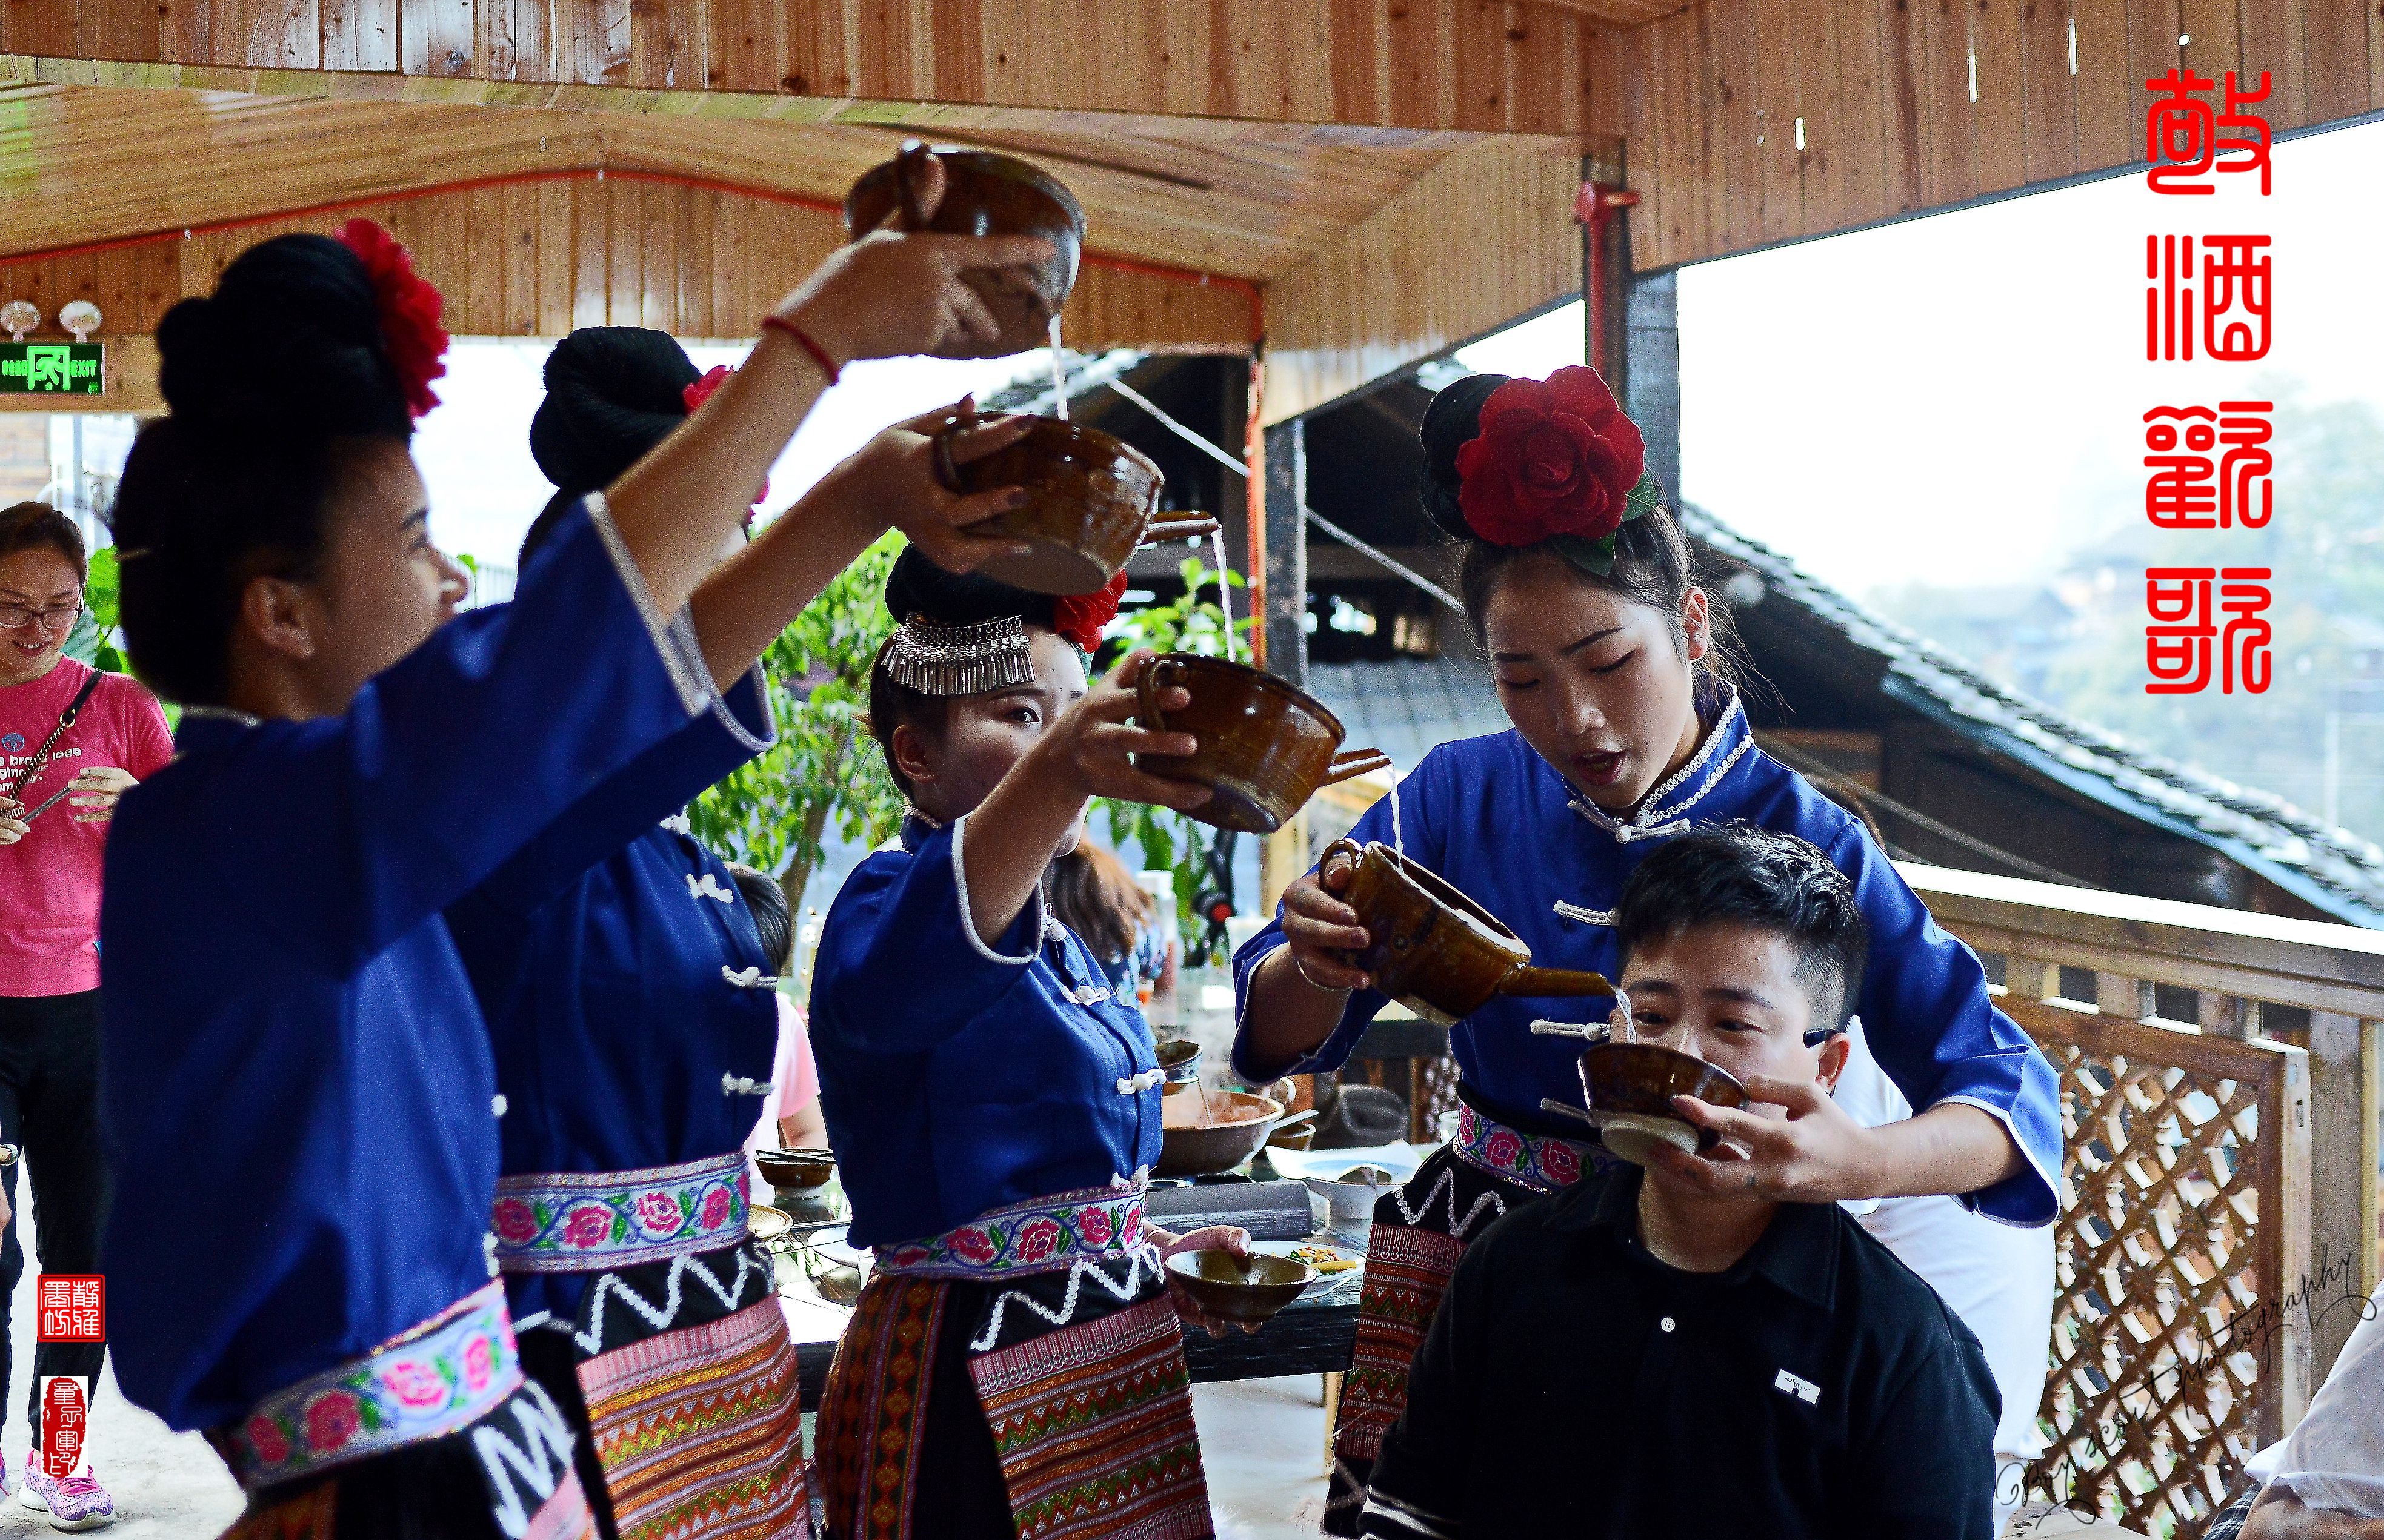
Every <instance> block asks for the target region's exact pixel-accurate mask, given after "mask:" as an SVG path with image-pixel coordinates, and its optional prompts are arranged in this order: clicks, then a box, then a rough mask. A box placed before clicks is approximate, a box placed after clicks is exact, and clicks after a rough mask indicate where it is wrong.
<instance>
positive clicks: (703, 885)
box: [687, 871, 737, 904]
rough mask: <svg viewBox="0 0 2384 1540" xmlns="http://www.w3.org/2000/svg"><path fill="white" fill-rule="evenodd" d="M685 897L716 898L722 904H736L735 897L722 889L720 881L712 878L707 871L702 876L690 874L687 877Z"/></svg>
mask: <svg viewBox="0 0 2384 1540" xmlns="http://www.w3.org/2000/svg"><path fill="white" fill-rule="evenodd" d="M687 895H688V897H689V898H716V899H718V900H720V902H722V903H723V904H734V903H736V902H737V895H736V894H735V893H731V892H730V891H729V890H728V889H726V888H724V887H722V886H721V885H720V879H719V878H717V877H714V876H713V875H712V873H710V872H708V871H707V872H705V873H703V874H702V876H697V875H695V874H694V873H692V872H690V873H689V875H688V879H687Z"/></svg>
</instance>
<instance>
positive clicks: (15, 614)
mask: <svg viewBox="0 0 2384 1540" xmlns="http://www.w3.org/2000/svg"><path fill="white" fill-rule="evenodd" d="M82 609H83V607H82V602H81V600H80V599H78V600H77V601H76V602H74V603H72V604H61V605H56V606H55V607H53V608H51V609H48V610H23V609H19V608H18V607H17V606H15V605H6V606H0V631H22V630H24V629H25V628H26V627H27V626H29V625H31V624H32V623H33V622H35V621H39V622H42V624H43V627H44V628H45V629H48V630H51V631H67V630H70V629H72V628H73V626H74V623H75V617H77V616H79V615H81V613H82Z"/></svg>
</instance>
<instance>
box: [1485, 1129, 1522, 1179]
mask: <svg viewBox="0 0 2384 1540" xmlns="http://www.w3.org/2000/svg"><path fill="white" fill-rule="evenodd" d="M1482 1154H1483V1158H1484V1159H1485V1160H1487V1161H1488V1162H1489V1163H1490V1164H1493V1165H1495V1166H1496V1167H1498V1168H1499V1169H1500V1170H1501V1171H1513V1170H1515V1169H1517V1168H1518V1167H1520V1166H1521V1164H1522V1157H1523V1140H1522V1139H1521V1136H1519V1135H1518V1134H1517V1133H1516V1132H1515V1131H1514V1130H1513V1129H1512V1128H1500V1129H1497V1130H1496V1132H1494V1133H1492V1134H1491V1136H1490V1137H1489V1139H1488V1140H1484V1143H1483V1146H1482Z"/></svg>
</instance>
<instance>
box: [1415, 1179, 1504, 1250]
mask: <svg viewBox="0 0 2384 1540" xmlns="http://www.w3.org/2000/svg"><path fill="white" fill-rule="evenodd" d="M1456 1186H1457V1173H1456V1171H1455V1170H1454V1169H1451V1170H1447V1171H1444V1172H1442V1173H1441V1174H1440V1179H1439V1180H1438V1181H1435V1182H1434V1183H1433V1184H1432V1190H1430V1191H1429V1192H1426V1193H1425V1194H1424V1195H1423V1201H1422V1202H1421V1203H1418V1204H1417V1205H1416V1206H1415V1207H1413V1208H1409V1207H1408V1195H1407V1189H1405V1188H1394V1189H1392V1191H1391V1201H1392V1202H1393V1203H1395V1204H1397V1206H1398V1211H1399V1216H1400V1217H1401V1218H1402V1219H1404V1220H1406V1221H1407V1225H1408V1227H1409V1229H1413V1230H1420V1229H1422V1228H1423V1227H1424V1224H1423V1217H1424V1215H1425V1214H1430V1213H1431V1212H1432V1206H1433V1204H1434V1203H1436V1202H1439V1201H1440V1198H1441V1194H1442V1193H1444V1192H1447V1193H1448V1194H1449V1198H1448V1201H1447V1203H1446V1204H1445V1205H1444V1206H1445V1207H1446V1208H1447V1210H1448V1228H1447V1230H1445V1231H1443V1232H1442V1233H1443V1234H1445V1235H1447V1236H1450V1237H1452V1238H1456V1239H1458V1240H1463V1239H1464V1238H1465V1235H1466V1232H1467V1231H1469V1230H1471V1229H1472V1228H1473V1222H1474V1221H1475V1220H1477V1219H1479V1218H1481V1217H1482V1211H1483V1210H1484V1209H1485V1208H1486V1209H1495V1210H1496V1211H1497V1214H1498V1215H1499V1216H1504V1215H1505V1214H1506V1212H1507V1200H1505V1199H1504V1198H1501V1197H1499V1196H1498V1194H1497V1193H1496V1192H1485V1193H1484V1194H1483V1195H1482V1196H1481V1197H1479V1198H1477V1199H1475V1200H1474V1201H1473V1206H1472V1207H1471V1208H1470V1209H1468V1210H1467V1211H1466V1212H1465V1217H1464V1218H1463V1219H1461V1220H1460V1219H1459V1218H1458V1217H1457V1197H1456V1194H1455V1192H1454V1190H1453V1189H1455V1188H1456Z"/></svg>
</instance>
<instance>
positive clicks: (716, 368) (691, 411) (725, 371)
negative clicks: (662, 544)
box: [678, 363, 770, 523]
mask: <svg viewBox="0 0 2384 1540" xmlns="http://www.w3.org/2000/svg"><path fill="white" fill-rule="evenodd" d="M736 372H737V371H736V370H734V369H732V368H730V367H729V366H728V365H727V364H726V363H715V364H714V365H713V366H712V367H711V368H709V369H706V370H705V371H704V372H703V377H702V379H700V380H697V381H696V382H695V383H694V384H692V385H690V386H689V387H688V388H686V389H684V390H681V391H680V392H679V393H678V399H679V400H683V401H685V402H686V403H687V414H688V415H689V416H690V417H692V416H694V415H695V409H696V408H697V407H699V406H702V404H703V403H704V402H706V401H708V400H712V396H713V392H714V391H715V390H718V389H719V388H720V387H721V383H722V382H723V381H725V380H726V379H727V378H728V376H731V375H733V374H735V373H736ZM769 500H770V478H769V477H768V476H764V477H763V478H762V489H761V490H760V491H758V492H756V493H754V494H753V506H754V507H755V508H759V507H761V506H762V505H763V504H764V503H765V502H767V501H769ZM748 522H749V523H750V522H751V521H750V520H749V521H748Z"/></svg>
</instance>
